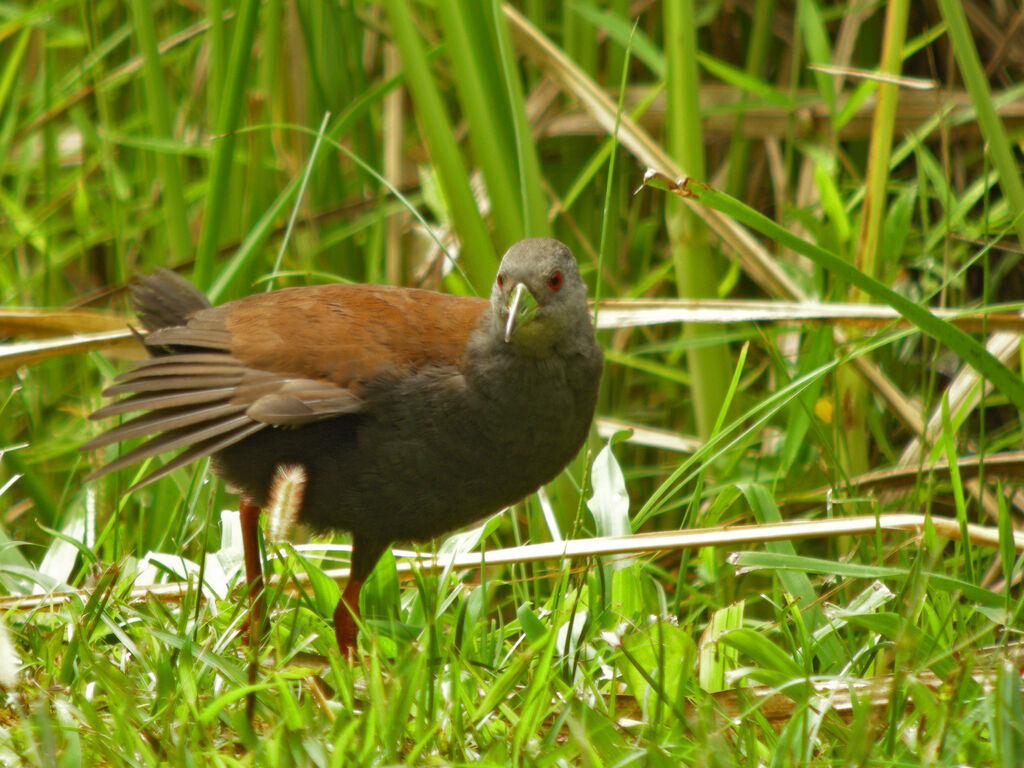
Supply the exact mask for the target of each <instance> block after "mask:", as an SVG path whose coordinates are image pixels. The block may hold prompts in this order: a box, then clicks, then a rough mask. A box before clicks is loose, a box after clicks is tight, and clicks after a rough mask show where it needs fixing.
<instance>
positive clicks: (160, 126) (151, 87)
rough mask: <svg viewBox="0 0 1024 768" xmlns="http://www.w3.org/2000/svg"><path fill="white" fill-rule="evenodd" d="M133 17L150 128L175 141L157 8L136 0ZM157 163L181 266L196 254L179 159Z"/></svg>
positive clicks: (170, 238) (173, 253)
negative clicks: (155, 19)
mask: <svg viewBox="0 0 1024 768" xmlns="http://www.w3.org/2000/svg"><path fill="white" fill-rule="evenodd" d="M132 16H133V18H134V21H135V37H136V39H137V41H138V45H139V50H140V51H141V53H142V76H143V81H144V83H145V86H146V87H145V91H146V102H147V106H148V110H147V114H148V117H149V124H150V128H151V130H152V131H153V135H154V136H157V137H161V138H166V139H168V140H173V138H174V130H173V126H172V123H171V108H170V105H169V104H168V103H167V87H166V85H165V83H164V77H163V70H162V69H161V67H160V53H159V51H158V50H157V46H156V32H155V30H154V27H153V8H152V6H151V5H150V4H149V3H148V2H146V0H132ZM156 163H157V168H159V173H160V182H161V185H162V187H163V189H162V190H161V198H162V199H163V202H164V205H163V209H164V223H165V226H166V227H167V244H168V246H169V247H170V254H169V255H170V258H171V259H172V261H173V262H174V263H180V262H183V261H187V260H188V258H189V257H190V256H191V255H192V237H191V235H190V234H189V227H188V213H187V211H186V205H185V194H184V190H183V189H182V184H181V168H180V167H179V164H178V158H177V156H175V155H173V154H171V153H169V152H157V155H156Z"/></svg>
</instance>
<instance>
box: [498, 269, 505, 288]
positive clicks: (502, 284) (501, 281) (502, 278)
mask: <svg viewBox="0 0 1024 768" xmlns="http://www.w3.org/2000/svg"><path fill="white" fill-rule="evenodd" d="M504 288H505V276H504V275H503V274H501V273H500V272H499V273H498V290H499V291H500V290H504Z"/></svg>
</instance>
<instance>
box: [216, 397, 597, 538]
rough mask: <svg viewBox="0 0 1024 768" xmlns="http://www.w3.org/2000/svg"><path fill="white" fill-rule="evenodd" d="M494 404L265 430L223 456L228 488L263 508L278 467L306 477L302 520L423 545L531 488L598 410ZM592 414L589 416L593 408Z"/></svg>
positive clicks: (522, 401)
mask: <svg viewBox="0 0 1024 768" xmlns="http://www.w3.org/2000/svg"><path fill="white" fill-rule="evenodd" d="M523 394H524V396H522V397H517V398H515V399H513V400H511V401H506V402H504V404H503V407H502V408H494V407H491V405H490V404H489V403H483V404H481V403H474V402H468V403H467V402H465V401H462V402H445V401H441V402H439V403H437V404H436V407H435V408H424V407H423V403H422V402H421V403H418V404H417V405H416V407H413V408H407V409H403V407H402V404H401V403H397V404H396V403H390V404H389V407H388V408H381V409H380V415H375V414H374V413H371V414H364V415H358V416H344V417H340V418H337V419H331V420H328V421H324V422H319V423H314V424H308V425H306V426H303V427H300V428H298V429H291V430H281V429H273V430H271V429H268V430H263V431H262V432H259V433H257V434H255V435H253V436H252V437H250V438H247V439H246V440H244V441H242V442H241V443H238V444H237V445H235V446H232V447H231V448H229V449H227V450H225V451H223V452H222V453H221V454H219V455H218V456H217V460H216V462H215V468H216V469H217V471H218V472H219V473H220V474H222V475H223V476H224V477H225V478H226V479H227V480H228V481H229V482H230V483H231V484H232V485H234V486H236V487H238V488H240V489H242V490H245V491H247V492H248V493H250V494H251V495H252V496H254V497H255V498H256V500H257V503H259V504H261V505H266V504H267V502H268V500H269V499H268V497H269V495H270V492H269V485H270V482H271V478H272V477H273V474H274V471H275V468H276V466H277V465H280V464H297V465H300V466H302V467H304V468H305V470H306V473H307V478H306V481H307V482H306V489H305V494H304V500H303V504H302V509H301V512H300V516H301V519H302V520H303V521H304V522H306V523H308V524H311V525H313V526H314V527H318V528H342V529H345V530H349V531H352V532H353V533H356V534H361V535H363V536H364V537H374V538H380V539H383V540H385V541H394V540H424V539H429V538H432V537H433V536H436V535H438V534H440V533H443V532H446V531H449V530H452V529H455V528H459V527H461V526H464V525H467V524H469V523H471V522H473V521H475V520H478V519H480V518H482V517H484V516H486V515H489V514H492V513H494V512H496V511H498V510H500V509H502V508H503V507H505V506H508V505H509V504H512V503H514V502H516V501H518V500H520V499H522V498H523V497H524V496H526V495H528V494H530V493H532V492H533V491H535V490H536V489H537V488H539V487H540V486H541V485H543V484H544V483H546V482H548V481H549V480H551V479H552V478H553V477H555V476H556V475H557V474H558V473H559V472H560V471H561V470H562V468H563V467H564V466H565V465H566V464H567V463H568V462H569V461H570V460H571V459H572V458H573V456H574V455H575V454H576V452H577V451H578V450H579V448H580V446H581V445H582V443H583V441H584V439H585V437H586V434H587V430H588V428H589V423H590V416H591V413H592V409H593V405H592V403H590V404H586V403H583V404H581V403H577V402H576V401H575V398H574V397H572V396H571V395H570V394H569V393H568V392H566V391H565V390H564V389H563V388H556V389H554V390H552V391H551V392H547V393H544V394H543V396H538V393H536V392H533V393H523ZM588 408H589V410H587V409H588Z"/></svg>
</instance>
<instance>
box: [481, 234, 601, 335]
mask: <svg viewBox="0 0 1024 768" xmlns="http://www.w3.org/2000/svg"><path fill="white" fill-rule="evenodd" d="M491 313H492V323H493V327H492V333H494V334H495V335H498V336H500V337H501V339H502V340H503V342H504V343H505V344H506V345H508V346H507V349H508V351H510V352H513V351H514V352H519V353H521V354H527V355H542V354H546V353H549V352H551V351H552V350H554V349H565V348H571V347H572V346H573V345H574V344H575V343H578V342H585V341H589V342H590V343H593V341H592V340H593V329H592V327H591V325H590V317H589V315H588V312H587V286H586V284H585V283H584V282H583V278H581V277H580V271H579V267H577V265H576V259H575V258H573V255H572V252H571V251H570V250H569V248H568V247H567V246H566V245H564V244H563V243H560V242H559V241H557V240H551V239H548V238H540V237H537V238H530V239H527V240H520V241H519V242H518V243H516V244H515V245H513V246H512V247H511V248H509V249H508V250H507V251H506V252H505V255H504V256H503V257H502V259H501V264H500V265H499V267H498V275H497V277H495V279H494V285H493V287H492V288H491Z"/></svg>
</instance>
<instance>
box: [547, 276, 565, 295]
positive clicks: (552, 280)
mask: <svg viewBox="0 0 1024 768" xmlns="http://www.w3.org/2000/svg"><path fill="white" fill-rule="evenodd" d="M561 287H562V273H561V272H552V273H551V277H549V278H548V288H550V289H551V290H552V291H557V290H558V289H559V288H561Z"/></svg>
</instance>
